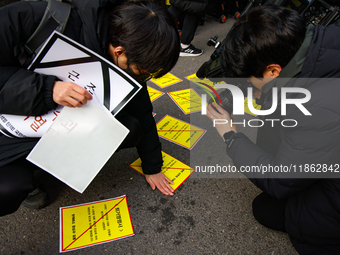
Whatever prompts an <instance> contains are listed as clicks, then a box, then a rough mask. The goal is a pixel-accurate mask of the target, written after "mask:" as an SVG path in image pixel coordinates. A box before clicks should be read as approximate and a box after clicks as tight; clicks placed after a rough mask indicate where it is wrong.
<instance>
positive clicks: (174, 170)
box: [130, 151, 194, 191]
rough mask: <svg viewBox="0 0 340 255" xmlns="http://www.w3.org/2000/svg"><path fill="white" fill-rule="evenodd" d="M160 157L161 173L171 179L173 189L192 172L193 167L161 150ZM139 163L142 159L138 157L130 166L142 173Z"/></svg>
mask: <svg viewBox="0 0 340 255" xmlns="http://www.w3.org/2000/svg"><path fill="white" fill-rule="evenodd" d="M162 157H163V166H162V173H163V174H164V175H165V176H166V177H168V178H169V179H170V180H172V182H173V183H174V185H172V184H170V186H171V187H172V188H173V189H174V191H175V190H176V189H177V188H178V187H179V186H180V185H181V184H182V183H183V182H184V181H185V180H186V179H188V178H189V176H190V175H191V174H192V173H193V172H194V169H192V168H190V167H189V166H188V165H186V164H184V163H183V162H181V161H179V160H178V159H175V158H174V157H172V156H170V155H169V154H167V153H165V152H164V151H162ZM141 163H142V161H141V159H140V158H139V159H137V160H136V161H135V162H133V163H132V164H131V165H130V167H132V168H133V169H135V170H136V171H138V172H139V173H141V174H143V175H144V173H143V170H142V166H141Z"/></svg>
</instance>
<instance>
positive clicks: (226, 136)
mask: <svg viewBox="0 0 340 255" xmlns="http://www.w3.org/2000/svg"><path fill="white" fill-rule="evenodd" d="M235 133H236V132H235V131H232V130H231V131H229V132H226V133H224V134H223V136H222V139H223V141H224V142H225V143H228V141H229V140H230V138H231V137H232V136H233V135H234V134H235Z"/></svg>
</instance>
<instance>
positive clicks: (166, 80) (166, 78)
mask: <svg viewBox="0 0 340 255" xmlns="http://www.w3.org/2000/svg"><path fill="white" fill-rule="evenodd" d="M151 81H152V82H153V83H155V84H156V85H158V86H160V87H161V88H165V87H167V86H170V85H174V84H175V83H178V82H181V81H182V80H181V79H180V78H178V77H176V76H175V75H173V74H171V73H167V74H165V75H163V76H162V77H161V78H157V79H151Z"/></svg>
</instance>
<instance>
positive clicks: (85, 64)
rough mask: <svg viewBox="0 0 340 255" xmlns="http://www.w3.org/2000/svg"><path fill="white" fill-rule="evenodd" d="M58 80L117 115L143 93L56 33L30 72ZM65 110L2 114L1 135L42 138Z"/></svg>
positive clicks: (106, 63)
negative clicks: (80, 91) (134, 97)
mask: <svg viewBox="0 0 340 255" xmlns="http://www.w3.org/2000/svg"><path fill="white" fill-rule="evenodd" d="M28 69H29V70H30V71H34V72H37V73H41V74H46V75H54V76H57V77H58V78H59V79H60V80H62V81H65V82H74V83H76V84H77V85H79V86H81V87H83V88H85V89H87V90H88V91H89V93H90V94H92V95H93V97H94V100H93V101H94V102H96V103H97V104H99V105H104V106H105V107H106V108H107V109H108V110H109V111H110V112H111V113H112V114H113V115H115V114H117V113H118V112H119V111H120V110H121V109H122V108H123V107H124V106H125V105H126V104H127V103H128V102H129V101H130V100H131V98H132V97H133V96H134V95H136V93H137V92H138V91H139V90H140V89H141V85H140V84H139V83H138V82H136V81H135V80H134V79H133V78H131V77H130V76H129V75H128V74H126V73H125V72H124V71H122V70H121V69H120V68H118V67H117V66H115V65H114V64H112V63H111V62H109V61H108V60H106V59H105V58H103V57H102V56H100V55H98V54H96V53H95V52H93V51H91V50H89V49H87V48H86V47H84V46H82V45H81V44H79V43H77V42H75V41H73V40H71V39H69V38H68V37H66V36H64V35H63V34H60V33H58V32H56V31H54V33H52V34H51V36H50V38H49V39H48V40H47V42H46V43H45V45H44V46H43V47H42V49H41V51H40V52H39V54H38V55H37V57H36V58H35V59H34V60H33V62H32V64H31V65H30V66H29V68H28ZM61 109H62V106H59V107H58V108H56V109H53V110H51V111H49V112H48V113H46V114H44V115H42V116H15V115H10V114H0V132H2V133H3V134H4V135H7V136H9V137H41V136H42V135H43V134H44V133H45V132H46V130H47V129H48V128H49V127H50V126H51V124H52V123H53V121H55V119H56V117H57V116H58V114H59V112H60V110H61Z"/></svg>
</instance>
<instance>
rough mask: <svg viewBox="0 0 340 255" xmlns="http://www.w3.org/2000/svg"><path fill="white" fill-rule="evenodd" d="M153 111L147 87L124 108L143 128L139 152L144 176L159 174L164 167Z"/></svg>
mask: <svg viewBox="0 0 340 255" xmlns="http://www.w3.org/2000/svg"><path fill="white" fill-rule="evenodd" d="M152 109H153V108H152V104H151V101H150V97H149V93H148V91H147V86H146V85H144V86H143V88H142V89H141V91H139V92H138V94H137V95H136V96H135V97H134V98H133V99H132V100H131V101H130V102H129V104H128V105H127V106H126V107H124V110H126V111H127V112H128V113H129V114H131V115H132V116H133V117H135V118H136V119H137V120H138V121H139V123H140V124H141V126H142V131H143V136H142V138H141V140H140V142H139V144H138V145H137V151H138V154H139V156H140V158H141V160H142V169H143V172H144V174H157V173H159V172H160V171H161V167H162V165H163V159H162V147H161V143H160V141H159V136H158V133H157V128H156V123H155V120H154V117H153V116H152Z"/></svg>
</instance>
